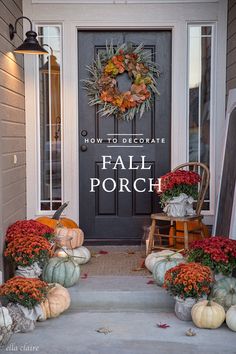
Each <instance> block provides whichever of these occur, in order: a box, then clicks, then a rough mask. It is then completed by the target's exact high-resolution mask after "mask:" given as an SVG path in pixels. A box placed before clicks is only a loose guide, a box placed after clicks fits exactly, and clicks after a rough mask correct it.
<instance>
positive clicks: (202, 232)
mask: <svg viewBox="0 0 236 354" xmlns="http://www.w3.org/2000/svg"><path fill="white" fill-rule="evenodd" d="M200 234H201V237H202V239H204V238H205V234H204V230H203V228H201V230H200Z"/></svg>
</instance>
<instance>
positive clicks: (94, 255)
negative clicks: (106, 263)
mask: <svg viewBox="0 0 236 354" xmlns="http://www.w3.org/2000/svg"><path fill="white" fill-rule="evenodd" d="M100 256H101V254H99V253H92V257H95V258H97V257H100Z"/></svg>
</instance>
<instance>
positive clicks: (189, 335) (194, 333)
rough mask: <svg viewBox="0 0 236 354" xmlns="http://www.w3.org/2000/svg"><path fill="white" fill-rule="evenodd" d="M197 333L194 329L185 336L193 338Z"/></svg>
mask: <svg viewBox="0 0 236 354" xmlns="http://www.w3.org/2000/svg"><path fill="white" fill-rule="evenodd" d="M196 334H197V333H196V332H195V331H194V330H193V329H192V328H189V329H188V330H187V332H185V335H186V336H188V337H193V336H196Z"/></svg>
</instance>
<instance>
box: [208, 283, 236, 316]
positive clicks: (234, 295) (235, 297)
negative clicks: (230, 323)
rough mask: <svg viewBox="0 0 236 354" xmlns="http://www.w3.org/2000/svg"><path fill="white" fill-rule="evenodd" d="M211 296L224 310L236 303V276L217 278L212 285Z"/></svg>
mask: <svg viewBox="0 0 236 354" xmlns="http://www.w3.org/2000/svg"><path fill="white" fill-rule="evenodd" d="M211 298H212V299H213V300H214V301H215V302H217V303H218V304H220V305H222V306H223V307H224V309H225V311H227V310H228V309H229V308H230V306H233V305H236V278H232V277H224V278H222V279H220V280H218V281H217V282H216V283H215V284H214V285H213V288H212V292H211Z"/></svg>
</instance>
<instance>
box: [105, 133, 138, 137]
mask: <svg viewBox="0 0 236 354" xmlns="http://www.w3.org/2000/svg"><path fill="white" fill-rule="evenodd" d="M107 135H127V136H128V135H131V136H132V135H143V134H121V133H120V134H113V133H111V134H110V133H109V134H107Z"/></svg>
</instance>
